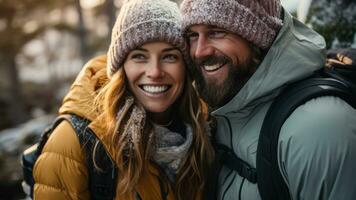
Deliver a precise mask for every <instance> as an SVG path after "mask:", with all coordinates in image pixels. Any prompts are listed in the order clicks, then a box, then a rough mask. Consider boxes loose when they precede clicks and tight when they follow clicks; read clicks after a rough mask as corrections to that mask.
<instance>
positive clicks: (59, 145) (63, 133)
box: [42, 120, 85, 162]
mask: <svg viewBox="0 0 356 200" xmlns="http://www.w3.org/2000/svg"><path fill="white" fill-rule="evenodd" d="M45 153H55V154H58V155H62V156H64V157H67V158H70V159H73V160H77V161H79V162H82V161H84V160H85V155H84V151H83V149H82V148H81V145H80V142H79V138H78V136H77V134H76V133H75V130H74V129H73V127H72V125H71V124H70V123H69V122H68V121H66V120H63V121H62V122H61V123H60V124H59V125H58V126H57V127H56V128H55V129H54V130H53V132H52V134H51V136H50V137H49V139H48V141H47V143H46V145H45V146H44V148H43V151H42V154H45Z"/></svg>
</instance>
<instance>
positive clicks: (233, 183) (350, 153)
mask: <svg viewBox="0 0 356 200" xmlns="http://www.w3.org/2000/svg"><path fill="white" fill-rule="evenodd" d="M209 6H210V4H209ZM324 48H325V41H324V39H323V38H322V37H321V36H320V35H319V34H317V33H316V32H314V31H313V30H311V29H310V28H308V27H306V26H305V25H304V24H302V23H301V22H299V21H298V20H296V19H294V18H293V17H292V16H291V15H290V14H289V13H288V12H287V11H284V20H283V27H282V28H281V30H280V32H279V34H278V36H277V37H276V39H275V40H274V42H273V44H272V46H271V48H270V49H269V51H268V52H267V55H266V56H265V57H264V59H263V61H262V63H261V64H260V65H259V67H258V68H257V71H256V72H255V73H254V74H253V76H252V77H251V78H250V79H249V80H248V82H247V83H246V84H245V85H244V87H243V88H242V89H241V90H240V91H239V92H238V93H237V94H236V96H235V97H234V98H233V99H232V100H230V101H229V102H228V103H227V104H225V105H224V106H222V107H220V108H218V109H217V110H215V111H213V112H212V115H214V116H215V117H216V118H217V124H218V127H217V133H216V139H217V142H218V143H222V144H224V145H226V146H228V147H230V148H231V149H232V150H233V151H234V153H235V154H236V155H237V156H238V157H239V158H241V159H242V160H244V161H246V162H247V163H248V164H250V165H251V166H252V167H256V151H257V144H258V138H259V134H260V130H261V125H262V122H263V120H264V117H265V115H266V112H267V110H268V108H269V106H270V105H271V103H272V102H273V100H274V98H275V97H276V96H278V94H279V93H280V92H281V90H282V89H283V88H284V87H285V86H286V85H288V84H290V83H291V82H295V81H298V80H300V79H303V78H305V77H308V76H310V75H311V74H312V73H313V72H314V71H315V70H317V69H320V68H321V67H323V66H324V61H325V55H324ZM355 142H356V110H355V109H353V108H352V107H351V106H350V105H348V104H347V103H346V102H345V101H343V100H342V99H340V98H337V97H332V96H326V97H320V98H315V99H313V100H311V101H308V102H306V103H305V104H303V105H302V106H300V107H298V108H297V109H296V110H295V111H294V112H293V113H292V114H291V115H290V117H289V118H288V119H287V120H286V121H285V123H284V125H283V126H282V129H281V132H280V137H279V140H278V162H279V168H280V170H281V173H282V175H283V176H284V178H285V181H286V182H287V185H288V186H289V190H290V194H291V197H292V199H308V200H317V199H344V200H351V199H356V190H355V181H354V178H353V177H354V176H353V171H354V169H355V168H356V162H355V160H356V145H355ZM217 185H218V186H220V187H219V188H218V189H219V191H218V199H219V200H220V199H224V200H228V199H236V198H237V197H239V196H240V197H241V199H250V200H258V199H261V197H260V195H259V192H258V188H257V184H253V183H250V182H249V181H248V180H245V179H244V178H243V177H241V176H240V175H239V174H237V172H236V171H233V170H231V169H229V168H227V167H226V166H223V167H222V169H221V171H220V174H219V180H218V183H217Z"/></svg>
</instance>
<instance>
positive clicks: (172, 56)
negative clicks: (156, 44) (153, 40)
mask: <svg viewBox="0 0 356 200" xmlns="http://www.w3.org/2000/svg"><path fill="white" fill-rule="evenodd" d="M163 60H164V61H167V62H175V61H176V60H178V56H177V55H175V54H167V55H164V56H163Z"/></svg>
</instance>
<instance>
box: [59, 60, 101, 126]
mask: <svg viewBox="0 0 356 200" xmlns="http://www.w3.org/2000/svg"><path fill="white" fill-rule="evenodd" d="M105 80H107V75H106V56H99V57H96V58H93V59H92V60H90V61H89V62H88V63H87V64H85V66H84V67H83V69H82V70H81V71H80V73H79V75H78V76H77V78H76V79H75V81H74V83H73V84H72V86H71V88H70V91H69V92H68V94H67V95H66V96H65V97H64V99H63V104H62V106H61V108H60V109H59V114H76V115H78V116H80V117H84V118H86V119H89V120H90V121H93V120H94V119H95V118H96V117H97V116H98V114H99V113H98V112H97V111H95V109H94V98H95V96H96V94H97V93H96V91H97V89H99V88H100V87H101V86H102V84H103V83H104V82H105Z"/></svg>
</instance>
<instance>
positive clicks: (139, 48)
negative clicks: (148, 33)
mask: <svg viewBox="0 0 356 200" xmlns="http://www.w3.org/2000/svg"><path fill="white" fill-rule="evenodd" d="M134 50H138V51H146V52H148V50H147V49H144V48H141V47H137V48H135V49H134Z"/></svg>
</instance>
